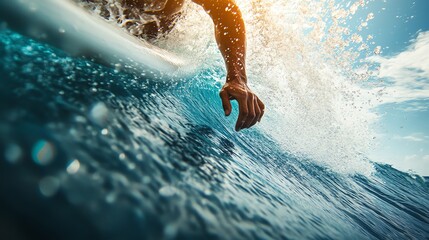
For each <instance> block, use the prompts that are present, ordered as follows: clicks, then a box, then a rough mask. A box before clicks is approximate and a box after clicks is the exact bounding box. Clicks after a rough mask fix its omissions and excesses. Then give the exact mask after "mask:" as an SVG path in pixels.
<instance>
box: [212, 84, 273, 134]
mask: <svg viewBox="0 0 429 240" xmlns="http://www.w3.org/2000/svg"><path fill="white" fill-rule="evenodd" d="M219 95H220V98H221V99H222V106H223V110H224V111H225V116H229V115H230V114H231V110H232V107H231V103H230V100H237V102H238V106H239V114H238V119H237V123H236V124H235V131H240V130H241V129H245V128H250V127H251V126H253V125H255V124H256V123H257V122H260V121H261V118H262V116H263V115H264V110H265V105H264V104H263V103H262V101H261V100H259V98H258V97H257V96H256V95H255V94H254V93H253V92H252V91H250V89H249V87H247V84H246V83H244V82H240V81H229V82H227V83H225V85H224V86H223V87H222V90H221V91H220V94H219Z"/></svg>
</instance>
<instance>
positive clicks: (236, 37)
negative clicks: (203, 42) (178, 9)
mask: <svg viewBox="0 0 429 240" xmlns="http://www.w3.org/2000/svg"><path fill="white" fill-rule="evenodd" d="M193 2H195V3H197V4H199V5H201V6H202V7H203V8H204V10H205V11H206V12H207V13H208V14H209V15H210V17H211V18H212V20H213V23H214V26H215V35H216V41H217V44H218V46H219V50H220V51H221V53H222V56H223V58H224V60H225V65H226V70H227V77H226V83H225V85H224V86H223V88H222V90H221V91H220V97H221V99H222V105H223V109H224V111H225V115H226V116H229V115H230V114H231V110H232V107H231V103H230V101H231V100H237V102H238V105H239V115H238V119H237V123H236V125H235V130H236V131H239V130H241V129H245V128H250V127H251V126H253V125H255V124H256V123H257V122H259V121H260V120H261V118H262V116H263V115H264V109H265V106H264V104H263V103H262V101H261V100H259V98H258V97H257V96H256V95H255V94H254V93H253V92H252V91H250V89H249V87H248V86H247V76H246V66H245V60H246V30H245V25H244V21H243V18H242V16H241V12H240V9H239V8H238V6H237V5H236V4H235V2H234V1H233V0H193Z"/></svg>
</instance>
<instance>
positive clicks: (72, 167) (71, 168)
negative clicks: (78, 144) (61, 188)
mask: <svg viewBox="0 0 429 240" xmlns="http://www.w3.org/2000/svg"><path fill="white" fill-rule="evenodd" d="M79 169H80V162H79V160H77V159H74V160H73V161H71V162H70V163H69V165H68V166H67V173H68V174H75V173H77V172H78V171H79Z"/></svg>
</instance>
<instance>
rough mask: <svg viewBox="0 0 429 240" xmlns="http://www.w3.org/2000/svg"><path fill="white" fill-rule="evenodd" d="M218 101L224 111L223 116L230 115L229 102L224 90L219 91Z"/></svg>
mask: <svg viewBox="0 0 429 240" xmlns="http://www.w3.org/2000/svg"><path fill="white" fill-rule="evenodd" d="M219 96H220V99H222V107H223V110H224V111H225V116H229V114H231V109H232V107H231V103H230V102H229V97H228V93H227V92H226V91H225V90H222V91H220V93H219Z"/></svg>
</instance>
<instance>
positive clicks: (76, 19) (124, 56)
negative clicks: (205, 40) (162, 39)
mask: <svg viewBox="0 0 429 240" xmlns="http://www.w3.org/2000/svg"><path fill="white" fill-rule="evenodd" d="M0 20H1V21H3V22H6V25H7V26H8V27H10V28H11V29H13V30H15V31H17V32H19V33H22V34H24V35H28V36H30V37H32V38H35V39H37V40H41V41H44V42H47V43H49V44H51V45H53V46H55V47H58V48H61V49H63V50H64V51H66V52H68V53H69V54H72V55H73V56H85V57H89V58H91V59H96V60H98V61H102V62H103V63H105V64H107V65H110V66H114V67H116V68H118V66H119V68H121V66H123V67H122V69H123V70H125V71H132V72H134V73H135V72H137V73H138V72H148V71H150V72H152V73H154V72H158V73H161V74H169V75H170V74H173V75H181V74H184V73H185V72H186V71H185V68H186V66H187V64H186V62H185V61H184V60H183V59H181V58H180V57H178V56H177V55H175V54H172V53H170V52H168V51H165V50H163V49H160V48H158V47H156V46H153V45H152V44H150V43H148V42H145V41H143V40H140V39H138V38H137V37H134V36H132V35H130V34H128V32H126V30H124V29H122V28H120V27H119V26H117V25H114V24H111V23H109V22H107V21H106V20H104V19H102V18H101V17H99V16H98V15H95V14H91V13H90V12H88V11H87V10H85V9H83V8H82V7H80V6H78V5H77V4H76V3H74V2H72V1H70V0H0ZM154 74H156V73H154Z"/></svg>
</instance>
